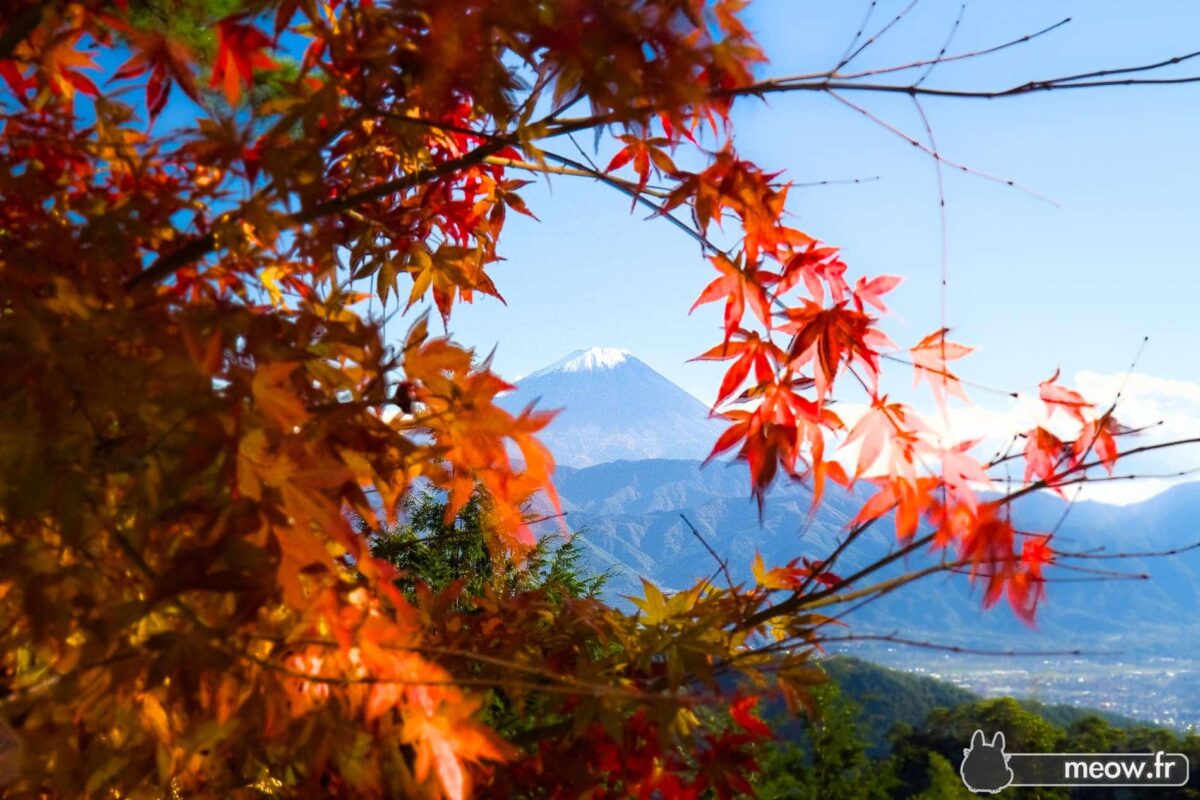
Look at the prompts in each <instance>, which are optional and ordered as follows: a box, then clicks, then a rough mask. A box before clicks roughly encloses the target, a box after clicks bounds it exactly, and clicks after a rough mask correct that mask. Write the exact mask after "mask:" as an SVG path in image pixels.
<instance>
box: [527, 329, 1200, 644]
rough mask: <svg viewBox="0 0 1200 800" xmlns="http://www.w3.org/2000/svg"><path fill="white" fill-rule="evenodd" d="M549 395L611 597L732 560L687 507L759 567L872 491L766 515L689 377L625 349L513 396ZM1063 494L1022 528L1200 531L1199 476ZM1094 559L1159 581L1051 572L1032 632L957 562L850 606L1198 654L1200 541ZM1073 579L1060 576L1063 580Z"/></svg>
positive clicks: (567, 366)
mask: <svg viewBox="0 0 1200 800" xmlns="http://www.w3.org/2000/svg"><path fill="white" fill-rule="evenodd" d="M535 397H540V398H541V401H540V402H539V406H540V407H555V406H565V408H566V410H565V411H564V412H563V414H562V415H561V417H560V418H559V419H557V420H556V421H555V422H554V423H552V425H551V427H550V428H549V430H548V432H547V434H546V435H545V437H544V440H545V441H546V442H547V443H548V444H549V446H550V448H551V450H552V451H553V452H554V453H555V456H556V458H557V459H558V461H559V463H560V464H562V465H563V466H561V467H559V470H558V473H557V475H556V484H557V487H558V490H559V493H560V495H561V496H562V499H563V508H564V510H565V511H567V512H568V522H569V525H570V527H571V528H572V529H575V530H582V531H583V532H584V539H585V541H586V542H587V545H588V547H589V548H590V550H591V552H592V554H593V558H594V561H595V565H596V566H597V568H601V569H611V570H612V571H613V573H614V576H613V579H612V580H611V582H610V584H609V587H610V588H609V591H610V594H611V595H612V597H613V598H614V599H616V600H619V599H620V597H621V596H626V595H630V594H640V593H641V588H640V579H641V578H646V579H649V580H652V581H654V582H655V583H656V584H658V585H659V586H661V587H662V588H664V589H666V590H672V589H682V588H685V587H687V586H690V585H692V584H693V583H694V582H695V581H697V580H699V579H701V578H704V577H707V576H709V575H712V574H713V573H715V572H716V571H717V568H718V564H717V563H716V562H715V561H714V559H713V558H712V557H711V555H710V554H709V553H708V551H707V549H706V548H705V547H704V545H703V544H702V543H701V542H700V541H699V540H698V539H697V538H696V536H695V535H693V533H692V532H691V530H690V529H689V527H688V525H687V523H686V522H685V521H684V517H685V516H686V518H687V520H688V521H689V522H690V523H691V524H692V525H694V526H695V527H696V529H697V530H698V531H699V533H700V534H701V535H703V536H704V538H705V539H706V540H707V541H708V543H709V544H711V545H712V546H713V548H714V549H715V550H716V551H717V552H718V553H719V554H720V555H721V556H722V558H724V559H726V560H727V561H728V564H729V567H730V569H731V571H732V572H733V575H734V578H735V580H746V579H748V577H749V565H750V563H751V561H752V559H753V558H754V554H755V553H756V552H761V553H762V555H763V558H764V559H765V560H766V562H767V563H768V564H769V565H778V564H782V563H786V562H787V561H788V560H790V559H792V558H794V557H796V556H799V555H805V556H808V557H811V558H821V557H823V556H825V555H826V554H828V553H829V552H830V551H831V550H832V549H833V548H834V547H835V546H836V544H837V542H838V541H840V537H841V536H842V535H844V532H845V529H846V524H847V522H848V521H849V519H850V518H851V517H852V516H853V515H854V514H855V513H856V512H857V510H858V508H859V507H860V505H861V503H862V502H863V498H864V496H865V494H864V493H861V492H860V493H859V495H858V496H855V495H853V494H850V493H847V492H844V491H839V490H837V487H834V488H833V489H831V490H828V491H827V492H826V496H825V498H824V499H823V500H822V503H821V505H820V506H819V507H818V508H817V509H816V510H815V512H814V511H813V509H812V492H811V490H810V489H809V488H808V486H807V485H805V484H802V483H794V482H786V481H783V482H780V483H779V484H778V485H777V486H776V487H775V488H774V489H773V490H772V491H771V493H770V494H769V496H768V498H767V502H766V506H765V510H764V514H763V516H762V518H761V520H760V519H759V516H758V512H757V508H756V506H755V505H754V503H753V502H752V501H751V500H750V498H749V493H748V483H747V475H746V471H745V467H744V466H742V465H740V464H725V463H719V462H718V463H713V464H710V465H709V466H707V467H706V468H703V469H701V467H700V462H699V456H702V455H703V454H705V453H707V451H708V449H709V448H710V447H711V443H712V442H713V441H714V440H715V438H716V436H717V435H718V434H719V430H720V427H721V426H720V424H718V423H716V422H715V421H714V420H712V419H710V418H708V415H707V409H706V408H705V407H704V405H703V404H702V403H700V402H699V401H697V400H695V399H694V398H692V397H691V396H690V395H688V394H687V393H686V392H684V391H683V390H682V389H680V388H679V387H677V386H675V385H674V384H672V383H671V382H670V381H668V380H667V379H666V378H664V377H663V376H661V375H659V374H658V373H657V372H655V371H654V370H653V369H651V368H650V367H648V366H647V365H646V364H644V363H643V362H642V361H640V360H638V359H637V358H636V357H634V356H632V355H630V354H629V353H627V352H625V351H621V350H613V349H605V348H593V349H591V350H586V351H578V352H576V353H572V354H570V355H568V356H566V357H565V358H563V359H560V360H559V361H557V362H555V363H554V364H552V365H550V366H549V367H546V368H545V369H542V370H539V371H538V372H535V373H533V374H532V375H530V376H528V377H527V378H525V379H524V380H522V381H520V382H519V383H518V391H517V392H514V393H513V394H512V395H510V396H508V397H507V398H505V399H504V402H505V403H507V404H509V405H510V406H512V407H517V406H523V405H524V404H525V403H527V402H528V401H529V400H532V399H534V398H535ZM1064 508H1065V506H1064V505H1063V502H1062V501H1061V500H1059V499H1058V498H1056V497H1052V496H1050V495H1046V494H1035V495H1031V496H1028V497H1026V498H1024V499H1023V500H1022V501H1021V502H1019V503H1018V504H1017V506H1016V507H1015V508H1014V517H1015V520H1016V522H1017V524H1018V526H1019V527H1021V528H1022V529H1024V530H1033V531H1038V530H1051V529H1052V528H1055V527H1056V526H1057V530H1058V533H1057V536H1056V541H1057V542H1058V544H1059V546H1060V547H1063V548H1068V549H1071V550H1076V551H1088V550H1094V549H1096V548H1101V547H1102V548H1104V549H1105V551H1106V552H1108V553H1116V552H1133V553H1137V552H1144V551H1157V550H1163V549H1170V548H1176V547H1183V546H1186V545H1188V544H1191V543H1192V542H1194V541H1197V540H1200V524H1197V520H1200V484H1190V485H1182V486H1177V487H1175V488H1174V489H1172V490H1169V491H1167V492H1164V493H1163V494H1160V495H1158V496H1156V497H1154V498H1152V499H1150V500H1148V501H1145V502H1143V503H1140V504H1137V505H1131V506H1109V505H1104V504H1100V503H1094V502H1081V503H1077V504H1075V505H1074V507H1073V508H1071V510H1070V513H1069V514H1068V515H1067V516H1066V517H1065V519H1062V520H1061V525H1060V524H1059V523H1060V518H1062V515H1063V510H1064ZM895 546H896V541H895V535H894V529H893V527H892V524H891V522H890V521H889V520H881V521H880V522H879V523H877V524H876V525H875V526H874V527H873V528H872V529H871V530H870V531H869V532H868V533H867V534H866V535H864V536H863V537H862V538H861V539H860V541H858V542H857V543H856V544H855V545H854V546H853V547H851V548H850V549H849V550H848V551H847V552H846V554H845V555H844V556H843V558H842V560H841V561H840V562H839V563H838V566H837V570H836V571H837V572H839V573H842V574H846V573H852V572H853V571H854V570H855V569H856V568H858V567H861V566H864V565H866V564H868V563H871V562H873V561H875V560H876V559H878V558H880V557H881V556H883V555H885V554H887V553H888V552H890V551H891V549H892V548H894V547H895ZM934 557H935V556H932V555H923V556H920V557H912V558H911V559H910V560H909V561H908V563H897V564H896V565H894V566H893V568H892V569H890V570H885V571H883V572H881V573H880V575H879V576H878V577H879V578H884V577H888V576H889V575H895V574H899V573H900V572H902V571H905V570H907V569H909V568H912V567H914V566H920V565H923V564H928V563H931V562H930V559H931V558H934ZM1081 563H1082V564H1083V565H1085V566H1087V567H1095V568H1097V569H1105V570H1119V571H1121V572H1124V573H1134V574H1140V573H1147V574H1150V575H1152V576H1153V578H1152V580H1148V581H1147V580H1104V581H1100V580H1097V579H1098V578H1101V577H1103V576H1101V575H1097V574H1093V573H1090V572H1071V571H1067V570H1062V569H1056V570H1052V572H1051V577H1052V579H1054V580H1055V581H1056V582H1055V583H1053V584H1052V585H1050V586H1049V587H1048V597H1047V602H1046V604H1045V606H1044V608H1043V609H1042V610H1041V611H1040V613H1039V615H1038V627H1037V629H1036V630H1030V629H1029V628H1028V627H1027V626H1025V625H1024V623H1022V622H1020V621H1019V620H1017V619H1016V618H1015V617H1014V616H1013V615H1012V614H1011V613H1010V612H1009V611H1008V610H1007V609H994V610H992V611H984V610H982V609H981V607H980V601H979V593H978V591H977V590H974V589H973V588H972V587H971V585H970V583H969V581H968V580H967V579H966V578H965V577H963V576H959V575H948V576H946V575H943V576H937V577H933V578H930V579H927V580H926V581H925V582H923V583H921V584H918V585H913V586H910V587H906V588H905V589H903V590H901V591H898V592H895V593H893V594H891V595H889V596H887V597H885V598H883V599H881V600H880V601H878V602H875V603H871V604H869V605H867V606H865V607H863V608H861V609H859V610H857V611H855V612H854V614H853V615H852V617H851V620H852V621H853V623H854V625H855V630H856V631H862V630H872V631H876V632H890V631H895V630H898V631H901V632H903V633H904V634H905V635H908V636H913V637H916V638H921V637H927V638H933V639H936V640H937V641H940V642H947V643H951V644H957V645H962V646H966V647H988V648H997V647H1013V648H1019V649H1046V650H1063V649H1070V648H1075V647H1079V648H1084V649H1088V650H1104V651H1110V650H1122V651H1129V650H1136V651H1140V652H1151V651H1153V652H1163V651H1171V652H1174V653H1176V654H1179V653H1189V654H1190V656H1189V657H1191V658H1196V657H1197V656H1200V635H1198V634H1200V615H1198V614H1197V611H1198V610H1200V551H1197V550H1193V551H1189V552H1187V553H1184V554H1182V555H1179V556H1174V557H1169V558H1155V559H1147V558H1121V559H1114V560H1089V561H1086V562H1081ZM1058 581H1061V582H1058Z"/></svg>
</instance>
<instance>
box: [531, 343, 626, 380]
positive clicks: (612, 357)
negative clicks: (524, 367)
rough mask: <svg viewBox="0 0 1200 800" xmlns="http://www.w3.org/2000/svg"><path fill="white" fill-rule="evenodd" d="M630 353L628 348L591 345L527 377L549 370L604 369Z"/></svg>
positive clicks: (618, 362) (619, 361) (578, 370)
mask: <svg viewBox="0 0 1200 800" xmlns="http://www.w3.org/2000/svg"><path fill="white" fill-rule="evenodd" d="M632 355H633V353H631V352H629V351H628V350H621V349H619V348H616V347H592V348H589V349H587V350H576V351H575V352H574V353H568V354H567V355H565V356H563V357H562V358H560V359H559V360H558V361H555V362H554V363H553V364H551V365H550V366H548V367H543V368H542V369H539V370H538V371H537V372H534V373H532V374H530V375H529V376H528V377H529V378H532V377H535V376H537V375H545V374H547V373H550V372H581V371H589V370H593V369H606V368H609V367H615V366H616V365H617V364H620V363H621V362H622V361H624V360H625V359H627V358H629V357H630V356H632Z"/></svg>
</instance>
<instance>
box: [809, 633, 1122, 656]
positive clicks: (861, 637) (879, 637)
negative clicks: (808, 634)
mask: <svg viewBox="0 0 1200 800" xmlns="http://www.w3.org/2000/svg"><path fill="white" fill-rule="evenodd" d="M821 642H822V644H828V643H830V642H891V643H893V644H904V645H910V646H912V647H921V648H926V649H929V650H943V651H946V652H948V653H962V654H964V655H976V656H1006V657H1008V656H1081V655H1084V654H1085V653H1087V651H1085V650H1080V649H1078V648H1077V649H1074V650H1012V649H1009V650H987V649H981V648H976V647H962V646H960V645H956V644H937V643H936V642H929V641H921V640H919V639H906V638H903V637H901V636H897V635H896V634H869V633H863V634H848V635H846V636H832V637H829V638H826V639H822V640H821ZM1120 652H1121V651H1119V650H1106V651H1094V652H1093V653H1092V654H1093V655H1100V654H1104V655H1118V654H1119V653H1120Z"/></svg>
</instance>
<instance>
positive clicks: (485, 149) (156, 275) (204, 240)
mask: <svg viewBox="0 0 1200 800" xmlns="http://www.w3.org/2000/svg"><path fill="white" fill-rule="evenodd" d="M505 146H506V145H505V144H504V143H503V142H500V141H493V142H486V143H484V144H481V145H480V146H479V147H477V148H475V149H474V150H472V151H470V152H468V153H465V154H463V155H461V156H459V157H458V158H452V159H449V160H447V161H443V162H442V163H440V164H438V165H437V166H434V167H428V168H426V169H421V170H417V171H416V172H410V173H408V174H407V175H402V176H400V177H399V178H395V179H393V180H390V181H384V182H383V183H379V184H376V185H374V186H371V187H368V188H366V189H363V190H361V191H358V192H354V193H353V194H348V195H346V196H345V197H338V198H335V199H333V200H327V201H325V202H324V203H318V204H317V205H315V206H313V207H312V208H310V209H307V210H305V211H297V212H295V213H293V214H289V215H288V216H287V217H286V222H288V223H290V224H292V225H303V224H305V223H308V222H315V221H316V220H318V219H321V218H322V217H327V216H331V215H333V214H337V213H339V212H342V211H347V210H349V209H352V208H354V207H355V206H359V205H362V204H363V203H369V202H371V201H373V200H379V199H381V198H384V197H387V196H388V195H390V194H395V193H396V192H402V191H405V190H406V189H412V188H414V187H417V186H420V185H421V184H424V183H428V182H430V181H433V180H437V179H438V178H442V177H445V176H446V175H449V174H451V173H453V172H456V171H458V170H460V169H464V168H466V167H470V166H474V165H475V164H478V163H480V162H482V161H483V160H484V159H486V158H488V157H489V156H492V155H495V154H496V153H497V152H499V151H500V150H502V149H503V148H504V147H505ZM216 249H217V237H216V234H214V233H208V234H205V235H202V236H198V237H195V238H193V239H191V240H190V241H188V242H187V243H186V244H184V245H183V246H182V247H180V248H179V249H177V250H173V251H171V252H170V253H167V254H165V255H163V256H160V257H159V258H158V260H157V261H155V262H154V263H153V264H151V265H150V266H149V267H147V268H146V269H144V270H142V271H141V272H139V273H137V274H136V275H134V276H133V277H131V278H130V279H128V280H127V281H125V285H124V288H125V289H126V290H132V289H136V288H137V287H139V286H144V285H147V284H155V283H158V282H159V281H161V280H163V279H165V278H167V277H169V276H171V275H172V274H174V273H175V272H177V271H178V270H180V269H182V268H183V267H186V266H188V265H189V264H191V263H192V262H194V261H196V260H198V259H200V258H202V257H204V256H206V255H208V254H209V253H211V252H213V251H214V250H216Z"/></svg>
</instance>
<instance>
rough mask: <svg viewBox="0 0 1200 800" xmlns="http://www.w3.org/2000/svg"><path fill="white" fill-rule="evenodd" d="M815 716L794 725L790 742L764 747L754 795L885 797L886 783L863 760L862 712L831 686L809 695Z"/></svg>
mask: <svg viewBox="0 0 1200 800" xmlns="http://www.w3.org/2000/svg"><path fill="white" fill-rule="evenodd" d="M812 698H813V702H814V705H815V707H816V709H817V711H818V715H817V716H816V717H814V718H812V719H809V718H804V719H803V720H801V722H800V731H799V733H798V735H797V736H796V737H795V738H794V739H793V740H792V741H787V742H783V743H778V744H773V745H767V746H765V747H764V752H763V754H762V756H761V757H760V759H759V766H760V769H761V773H760V774H759V776H758V778H757V779H756V780H755V790H756V792H757V794H758V796H759V797H760V798H767V800H817V799H818V798H820V799H821V800H871V799H872V798H886V797H890V796H891V795H890V789H891V788H892V779H891V776H890V773H889V772H887V771H886V770H879V769H877V766H876V765H875V764H873V763H872V761H871V759H870V758H869V757H868V755H867V746H866V740H865V738H864V736H863V732H862V730H861V728H860V725H859V722H858V718H859V715H860V713H861V711H862V708H861V707H860V706H859V705H858V704H856V703H854V702H853V701H851V700H849V699H847V698H846V697H845V696H843V695H842V692H841V690H840V689H839V688H838V686H837V684H836V683H833V682H830V683H827V684H823V685H820V686H816V687H814V688H813V691H812Z"/></svg>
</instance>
